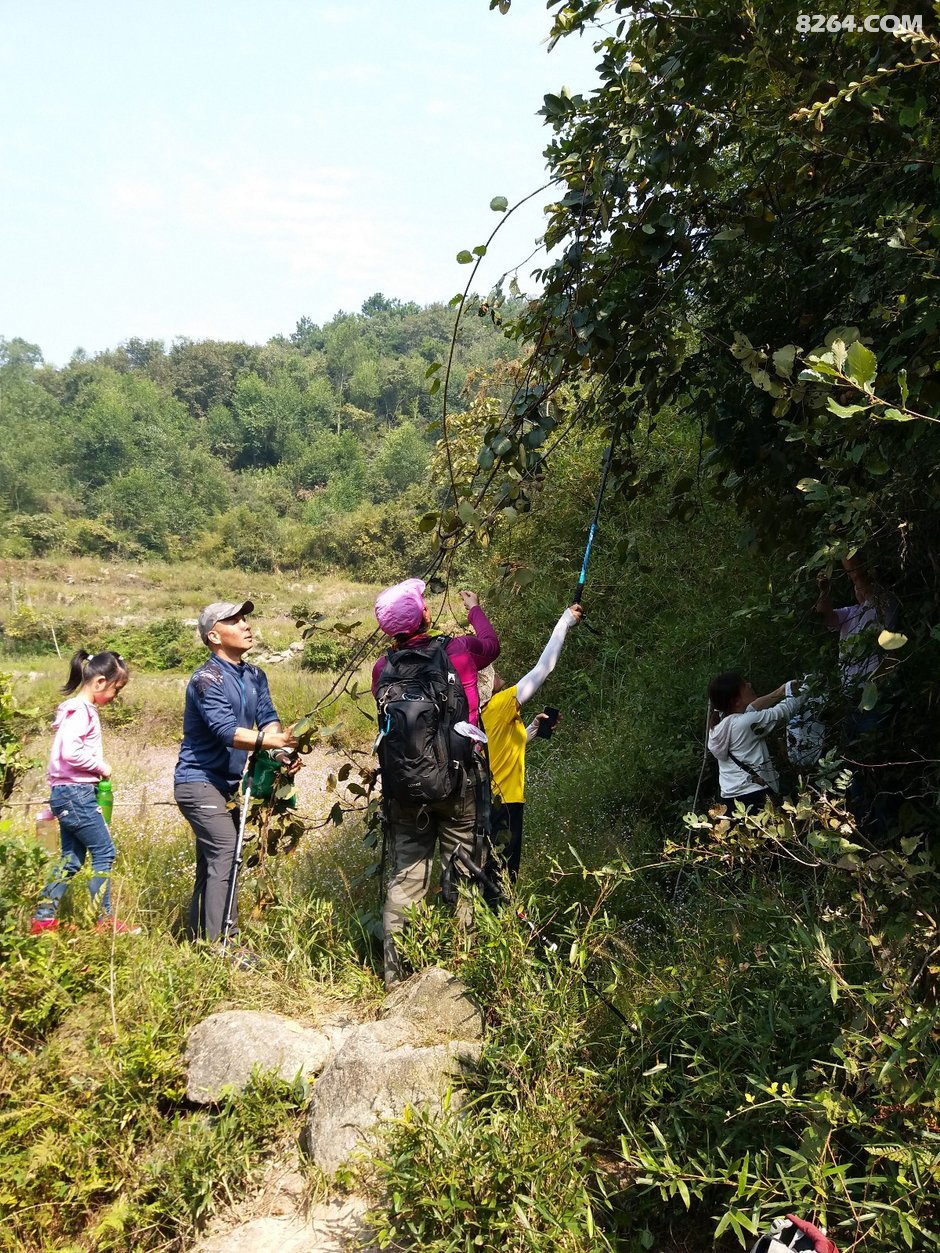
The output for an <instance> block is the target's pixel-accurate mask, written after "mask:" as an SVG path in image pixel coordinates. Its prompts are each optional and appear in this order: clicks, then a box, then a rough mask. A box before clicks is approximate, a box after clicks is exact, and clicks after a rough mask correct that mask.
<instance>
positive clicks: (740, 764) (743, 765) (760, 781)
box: [728, 748, 777, 796]
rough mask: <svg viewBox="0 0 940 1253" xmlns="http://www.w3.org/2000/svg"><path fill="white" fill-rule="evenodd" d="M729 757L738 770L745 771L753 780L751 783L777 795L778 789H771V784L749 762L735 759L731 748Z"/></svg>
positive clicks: (772, 794)
mask: <svg viewBox="0 0 940 1253" xmlns="http://www.w3.org/2000/svg"><path fill="white" fill-rule="evenodd" d="M728 756H729V757H730V758H731V760H732V761H733V762H734V764H735V765H736V766H737V768H738V769H739V770H743V771H744V773H745V774H746V775H747V776H748V777H749V778H750V779H751V781H752V782H753V783H756V784H757V785H758V787H762V788H763V789H764V790H765V791H766V792H769V793H770V795H771V796H776V795H777V789H776V788H774V787H771V786H770V784H769V783H768V782H767V780H766V779H765V778H764V776H763V775H762V774H761V773H760V772H759V771H757V770H755V769H754V767H753V766H749V765H748V764H747V762H744V761H741V759H740V758H739V757H735V755H734V753H732V751H731V749H730V748H729V749H728Z"/></svg>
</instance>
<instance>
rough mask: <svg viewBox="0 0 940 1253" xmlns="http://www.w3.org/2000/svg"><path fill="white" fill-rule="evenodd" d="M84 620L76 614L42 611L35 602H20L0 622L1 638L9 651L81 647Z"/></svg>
mask: <svg viewBox="0 0 940 1253" xmlns="http://www.w3.org/2000/svg"><path fill="white" fill-rule="evenodd" d="M83 630H84V627H83V624H82V623H81V622H79V621H78V620H77V619H75V618H62V617H59V616H55V617H53V616H51V615H47V614H42V613H40V612H39V611H38V610H37V609H34V608H33V606H32V605H19V606H18V607H17V608H16V609H14V610H13V612H12V613H11V614H10V615H9V617H8V618H7V620H6V622H4V623H3V624H2V625H0V633H2V635H0V642H2V646H3V650H4V652H7V653H12V654H16V653H54V652H56V643H57V642H58V645H59V649H60V650H61V651H63V652H68V651H71V650H72V649H74V648H78V647H79V646H80V645H81V644H82V642H83V640H82V632H83Z"/></svg>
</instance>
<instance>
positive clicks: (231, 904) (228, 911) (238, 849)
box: [222, 752, 258, 953]
mask: <svg viewBox="0 0 940 1253" xmlns="http://www.w3.org/2000/svg"><path fill="white" fill-rule="evenodd" d="M257 755H258V754H257V753H256V752H255V753H252V755H251V757H249V759H248V762H247V764H246V766H245V776H246V777H245V799H244V800H243V801H242V807H241V814H240V816H239V820H238V835H237V836H236V837H235V856H234V857H233V858H232V873H231V874H230V875H229V880H228V891H227V892H226V894H225V920H224V922H223V923H222V952H223V953H224V952H225V946H226V944H228V942H229V939H230V938H231V934H232V930H233V928H234V926H235V922H234V920H233V918H232V910H233V909H234V908H235V893H236V891H237V889H238V872H239V871H240V870H241V867H242V861H243V858H242V849H243V847H244V844H245V824H246V823H247V821H248V806H249V805H250V804H251V779H252V771H253V770H254V764H255V758H256V757H257Z"/></svg>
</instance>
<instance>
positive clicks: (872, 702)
mask: <svg viewBox="0 0 940 1253" xmlns="http://www.w3.org/2000/svg"><path fill="white" fill-rule="evenodd" d="M877 704H878V688H877V686H876V684H874V683H871V682H869V683H866V684H865V686H864V687H863V688H862V699H861V700H860V701H859V702H858V707H859V709H860V710H861V711H862V712H863V713H866V714H867V713H870V712H871V710H873V709H874V708H875V706H876V705H877Z"/></svg>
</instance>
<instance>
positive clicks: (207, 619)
mask: <svg viewBox="0 0 940 1253" xmlns="http://www.w3.org/2000/svg"><path fill="white" fill-rule="evenodd" d="M254 607H255V606H254V603H253V602H252V601H250V600H243V601H241V603H239V604H232V603H230V602H229V601H227V600H217V601H216V602H215V603H214V604H212V605H206V607H205V609H203V611H202V613H201V614H200V615H199V634H200V635H201V636H202V642H203V644H208V643H209V632H210V631H211V630H212V628H213V627H214V626H215V624H216V623H217V622H221V621H222V619H223V618H237V617H239V615H240V614H243V613H251V612H252V610H253V609H254Z"/></svg>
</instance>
